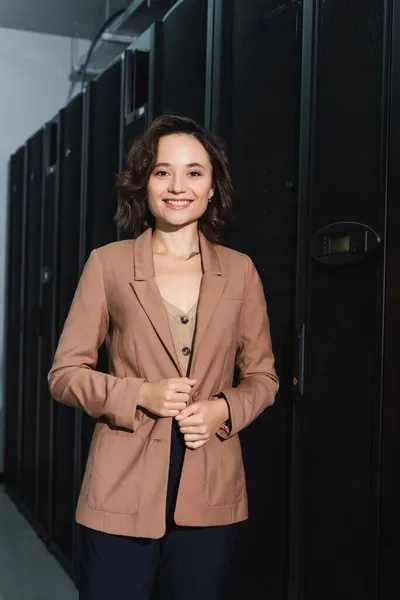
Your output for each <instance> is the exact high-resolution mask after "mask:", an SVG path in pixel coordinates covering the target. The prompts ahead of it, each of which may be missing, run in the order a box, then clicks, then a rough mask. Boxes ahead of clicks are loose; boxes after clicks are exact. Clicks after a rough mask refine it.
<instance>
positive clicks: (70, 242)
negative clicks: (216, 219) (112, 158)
mask: <svg viewBox="0 0 400 600" xmlns="http://www.w3.org/2000/svg"><path fill="white" fill-rule="evenodd" d="M62 127H63V135H62V140H61V146H60V150H61V152H60V185H59V212H58V249H57V252H58V255H57V281H56V306H57V309H56V320H55V332H54V334H55V340H56V343H57V342H58V339H59V336H60V334H61V331H62V329H63V326H64V323H65V320H66V318H67V315H68V312H69V308H70V305H71V302H72V299H73V296H74V294H75V290H76V286H77V283H78V280H79V275H80V227H81V161H82V131H83V97H82V95H79V96H76V97H75V98H74V99H73V100H72V101H71V102H70V104H69V105H68V106H67V107H66V108H65V109H64V111H63V114H62ZM50 366H51V364H50V365H48V369H50ZM52 411H53V427H54V430H53V458H52V460H53V490H52V491H53V495H52V503H53V507H52V523H51V524H52V528H51V531H52V547H53V549H54V552H55V553H56V554H57V556H58V558H59V560H60V561H61V562H62V563H63V565H64V567H65V568H66V570H67V571H68V572H70V573H73V556H74V531H75V526H74V513H75V497H74V491H75V487H76V483H75V482H76V461H77V460H79V457H77V456H76V452H75V440H76V435H77V419H78V411H76V410H74V409H72V408H70V407H67V406H64V405H62V404H59V403H53V408H52Z"/></svg>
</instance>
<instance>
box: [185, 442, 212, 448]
mask: <svg viewBox="0 0 400 600" xmlns="http://www.w3.org/2000/svg"><path fill="white" fill-rule="evenodd" d="M207 442H208V440H198V441H197V442H186V447H187V448H189V449H190V450H197V448H201V447H202V446H205V445H206V444H207Z"/></svg>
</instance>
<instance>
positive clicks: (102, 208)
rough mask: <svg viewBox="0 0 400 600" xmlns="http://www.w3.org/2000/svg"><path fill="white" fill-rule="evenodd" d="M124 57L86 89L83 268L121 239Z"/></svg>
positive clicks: (87, 428) (80, 465)
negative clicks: (118, 193) (117, 194)
mask: <svg viewBox="0 0 400 600" xmlns="http://www.w3.org/2000/svg"><path fill="white" fill-rule="evenodd" d="M121 78H122V60H121V59H118V60H117V61H116V62H115V63H114V64H113V65H112V66H111V67H110V68H109V69H107V71H105V72H104V73H103V74H102V75H101V76H100V77H98V78H97V79H96V80H95V81H93V82H91V83H90V84H89V85H88V86H87V87H86V89H85V90H84V94H83V146H82V147H83V150H82V177H81V205H80V256H79V269H80V271H82V269H83V267H84V264H85V262H86V260H87V258H88V256H89V254H90V252H91V251H92V250H93V249H94V248H99V247H101V246H104V245H106V244H108V243H112V242H114V241H116V240H117V237H118V231H117V226H116V223H115V220H114V217H115V213H116V197H115V192H114V185H115V179H116V173H117V172H118V167H119V138H120V109H121V102H120V95H121ZM96 369H97V370H99V371H104V372H107V369H108V359H107V353H106V350H105V347H104V345H103V346H102V347H101V348H100V349H99V355H98V362H97V366H96ZM75 425H76V428H75V480H74V489H73V497H74V504H75V505H76V503H77V501H78V496H79V492H80V486H81V483H82V478H83V474H84V471H85V468H86V462H87V456H88V452H89V447H90V443H91V440H92V436H93V430H94V425H95V420H94V419H92V418H91V417H89V416H88V415H86V414H85V413H83V412H82V411H77V414H76V421H75ZM73 527H74V548H73V567H74V579H75V581H76V582H77V584H78V585H79V560H80V528H79V527H78V526H77V525H75V524H74V525H73Z"/></svg>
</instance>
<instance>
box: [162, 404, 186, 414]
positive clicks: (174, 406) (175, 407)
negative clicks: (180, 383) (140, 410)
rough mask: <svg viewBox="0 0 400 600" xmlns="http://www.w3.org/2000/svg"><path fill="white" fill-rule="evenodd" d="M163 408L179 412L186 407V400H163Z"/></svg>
mask: <svg viewBox="0 0 400 600" xmlns="http://www.w3.org/2000/svg"><path fill="white" fill-rule="evenodd" d="M164 408H165V409H166V410H176V411H177V412H178V413H180V412H181V411H182V410H184V409H185V408H186V402H164Z"/></svg>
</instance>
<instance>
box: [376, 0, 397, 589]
mask: <svg viewBox="0 0 400 600" xmlns="http://www.w3.org/2000/svg"><path fill="white" fill-rule="evenodd" d="M388 13H389V16H390V11H389V10H388ZM389 25H390V21H389ZM390 33H392V36H393V37H392V49H391V56H390V63H391V77H390V92H391V93H390V96H389V98H388V100H389V116H390V118H389V125H390V128H389V139H388V189H387V229H386V293H385V322H384V338H385V343H384V344H385V345H384V354H383V359H384V364H383V367H384V368H383V381H382V388H383V406H382V456H381V464H382V468H381V493H380V514H379V517H380V532H379V557H378V558H379V588H378V598H380V599H381V600H384V599H385V598H394V597H397V596H399V595H400V569H399V564H400V503H399V498H400V464H399V459H400V436H399V425H400V402H399V389H398V388H399V383H398V381H399V376H398V375H399V361H398V355H399V338H400V310H399V306H400V277H399V264H400V235H399V231H400V202H399V197H400V170H399V164H400V112H399V109H398V107H399V105H400V2H399V0H395V1H394V2H393V21H392V30H391V32H390V28H389V27H388V30H387V34H388V35H390Z"/></svg>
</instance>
